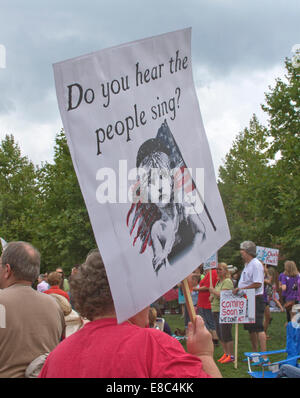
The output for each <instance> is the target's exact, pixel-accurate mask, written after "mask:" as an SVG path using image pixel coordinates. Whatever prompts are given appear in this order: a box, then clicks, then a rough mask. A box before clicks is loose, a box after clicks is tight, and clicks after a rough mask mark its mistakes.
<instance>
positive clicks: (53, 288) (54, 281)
mask: <svg viewBox="0 0 300 398" xmlns="http://www.w3.org/2000/svg"><path fill="white" fill-rule="evenodd" d="M48 283H49V285H50V289H48V290H45V291H44V293H46V294H53V293H54V294H60V295H61V296H64V297H65V298H66V299H67V300H68V301H70V297H69V295H68V293H66V292H65V291H64V290H62V289H60V288H59V284H60V283H61V275H60V274H59V273H58V272H51V273H50V274H49V275H48Z"/></svg>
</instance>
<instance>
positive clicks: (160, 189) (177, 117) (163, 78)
mask: <svg viewBox="0 0 300 398" xmlns="http://www.w3.org/2000/svg"><path fill="white" fill-rule="evenodd" d="M190 47H191V29H184V30H180V31H176V32H172V33H167V34H163V35H160V36H156V37H151V38H147V39H143V40H139V41H135V42H132V43H128V44H124V45H120V46H117V47H113V48H109V49H105V50H102V51H98V52H95V53H92V54H87V55H83V56H80V57H77V58H74V59H70V60H67V61H63V62H59V63H56V64H54V76H55V85H56V92H57V99H58V105H59V110H60V113H61V117H62V121H63V126H64V129H65V132H66V136H67V142H68V146H69V149H70V153H71V156H72V161H73V165H74V168H75V171H76V174H77V178H78V181H79V185H80V188H81V191H82V194H83V197H84V200H85V204H86V207H87V210H88V213H89V217H90V221H91V224H92V228H93V232H94V234H95V239H96V242H97V245H98V247H99V250H100V252H101V255H102V258H103V261H104V264H105V268H106V272H107V276H108V280H109V284H110V288H111V291H112V296H113V300H114V305H115V308H116V314H117V319H118V322H122V321H124V320H126V319H128V318H129V317H130V316H132V315H134V314H136V313H137V312H139V311H141V310H142V309H143V308H145V307H147V306H148V305H149V304H151V303H153V302H154V301H155V300H157V299H158V298H159V297H161V296H162V295H163V294H164V293H165V292H167V291H168V290H170V289H171V288H172V287H173V286H175V285H176V284H177V283H179V282H180V281H182V280H184V279H185V278H186V277H187V275H189V274H190V273H192V272H193V270H195V269H196V268H197V267H198V266H199V264H201V263H202V262H203V261H204V260H205V259H206V258H208V257H209V256H210V255H211V253H214V252H216V251H217V250H218V249H219V248H220V247H222V246H223V245H224V244H225V243H226V242H227V241H228V240H229V239H230V234H229V229H228V225H227V220H226V216H225V212H224V208H223V205H222V201H221V198H220V194H219V191H218V188H217V184H216V178H215V175H214V169H213V163H212V159H211V155H210V150H209V146H208V141H207V138H206V135H205V131H204V127H203V123H202V119H201V114H200V111H199V105H198V100H197V96H196V91H195V87H194V84H193V77H192V64H191V48H190ZM204 188H205V191H204Z"/></svg>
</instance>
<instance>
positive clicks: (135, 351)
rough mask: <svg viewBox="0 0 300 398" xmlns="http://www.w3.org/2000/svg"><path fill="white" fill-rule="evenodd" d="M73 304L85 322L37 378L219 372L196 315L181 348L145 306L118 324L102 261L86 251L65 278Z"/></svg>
mask: <svg viewBox="0 0 300 398" xmlns="http://www.w3.org/2000/svg"><path fill="white" fill-rule="evenodd" d="M70 289H71V294H72V298H73V300H74V306H75V308H76V310H77V311H78V312H79V313H80V315H81V316H82V317H85V318H87V319H88V320H90V322H88V323H86V324H85V326H83V328H81V329H80V330H79V331H77V332H75V333H73V334H72V335H71V336H69V337H68V338H67V339H65V340H63V341H62V342H61V343H60V344H59V345H58V346H57V349H54V350H53V351H52V352H51V353H50V354H49V355H48V357H47V359H46V362H45V363H44V366H43V368H42V370H41V372H40V374H39V377H40V378H59V377H60V378H207V377H222V376H221V374H220V371H219V369H218V367H217V366H216V364H215V362H214V359H213V351H214V346H213V343H212V338H211V334H210V333H209V332H208V330H207V329H206V328H205V325H204V321H203V320H202V318H201V317H200V316H197V317H196V320H195V322H194V323H191V322H190V324H189V328H188V339H187V351H188V352H186V351H185V350H184V348H183V346H182V344H181V343H180V342H179V341H178V340H176V339H175V338H174V337H172V336H169V335H168V334H167V333H164V332H162V331H160V330H157V329H153V328H149V327H146V326H147V325H148V324H149V319H148V314H149V307H147V308H145V309H144V310H143V311H141V312H139V313H137V314H136V315H135V316H133V317H132V318H130V319H129V320H127V321H125V322H123V323H120V324H118V323H117V319H116V313H115V308H114V304H113V299H112V295H111V291H110V288H109V283H108V279H107V275H106V272H105V268H104V264H103V261H102V258H101V255H100V253H99V251H98V250H95V251H93V252H91V253H90V254H89V255H88V256H87V259H86V261H85V263H84V264H82V265H81V266H80V267H79V269H78V272H77V273H76V275H74V277H72V279H71V280H70Z"/></svg>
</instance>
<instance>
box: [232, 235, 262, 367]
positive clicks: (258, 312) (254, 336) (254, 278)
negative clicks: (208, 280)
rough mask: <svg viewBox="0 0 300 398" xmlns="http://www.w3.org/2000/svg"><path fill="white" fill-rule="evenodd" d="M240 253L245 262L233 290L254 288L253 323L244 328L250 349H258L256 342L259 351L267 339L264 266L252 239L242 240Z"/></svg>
mask: <svg viewBox="0 0 300 398" xmlns="http://www.w3.org/2000/svg"><path fill="white" fill-rule="evenodd" d="M240 253H241V256H242V258H243V260H244V262H245V267H244V269H243V271H242V273H241V277H240V280H239V283H238V287H237V288H236V289H234V290H233V292H234V293H235V294H236V293H237V292H238V290H239V289H243V290H244V289H255V323H249V324H244V329H245V330H248V332H249V334H250V340H251V343H252V350H253V351H254V352H257V351H258V342H259V343H260V348H261V351H267V343H266V341H267V339H266V334H265V332H264V326H263V322H264V311H265V303H264V299H263V293H264V267H263V265H262V263H261V262H260V261H259V260H258V259H257V258H256V245H255V243H254V242H252V241H249V240H247V241H244V242H242V243H241V245H240ZM268 361H269V360H268V358H267V357H266V356H262V358H261V362H262V363H268Z"/></svg>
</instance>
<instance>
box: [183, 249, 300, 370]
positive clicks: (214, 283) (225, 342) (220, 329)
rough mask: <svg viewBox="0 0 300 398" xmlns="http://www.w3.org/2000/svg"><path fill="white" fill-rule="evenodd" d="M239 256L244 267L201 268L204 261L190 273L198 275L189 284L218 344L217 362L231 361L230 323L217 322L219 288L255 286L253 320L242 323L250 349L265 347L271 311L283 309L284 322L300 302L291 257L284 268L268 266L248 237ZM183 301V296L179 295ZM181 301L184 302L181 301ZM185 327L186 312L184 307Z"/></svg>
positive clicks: (297, 277)
mask: <svg viewBox="0 0 300 398" xmlns="http://www.w3.org/2000/svg"><path fill="white" fill-rule="evenodd" d="M240 249H241V256H242V259H243V260H244V263H245V267H244V269H243V270H238V268H237V267H233V266H232V265H228V266H227V264H226V263H222V262H221V263H219V264H218V265H217V267H216V268H214V269H209V268H208V269H206V270H204V269H203V264H202V265H201V266H200V267H199V268H198V269H197V270H196V271H195V272H194V273H193V275H194V276H198V281H197V282H196V283H198V285H197V286H196V287H192V290H193V291H194V292H197V294H198V298H197V305H196V307H195V308H196V311H197V314H199V315H201V316H202V318H203V319H204V322H205V326H206V328H207V329H208V330H209V331H210V333H211V335H212V339H213V342H214V344H215V345H218V344H221V345H222V348H223V351H224V353H223V355H222V356H221V357H220V358H219V359H218V362H219V363H222V364H226V363H230V362H234V360H235V357H234V352H233V350H234V347H233V339H232V325H231V324H225V323H224V324H220V323H219V312H220V292H221V290H232V291H233V293H235V294H237V293H238V290H239V289H250V288H252V289H255V310H256V312H255V323H254V324H245V325H244V328H245V329H246V330H248V332H249V337H250V341H251V346H252V351H253V352H257V351H259V348H260V351H267V340H268V339H270V336H269V335H268V334H267V331H268V328H269V326H270V324H271V321H272V312H275V311H281V312H285V313H286V320H287V322H286V324H285V326H286V325H287V323H288V322H290V321H291V311H292V308H293V306H294V305H295V304H297V303H300V273H299V271H298V269H297V266H296V263H295V262H294V261H290V260H287V261H285V262H284V271H283V272H282V273H280V274H278V272H277V271H276V269H275V268H274V267H273V266H267V265H266V264H264V263H263V262H261V261H260V260H258V259H257V258H256V245H255V244H254V243H253V242H251V241H245V242H243V243H242V244H241V247H240ZM181 303H182V299H181ZM183 305H184V302H183ZM183 311H184V318H185V328H186V327H187V321H186V319H187V318H188V314H187V313H186V307H183ZM260 362H261V363H262V364H267V363H269V358H267V356H262V358H261V360H260Z"/></svg>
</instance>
